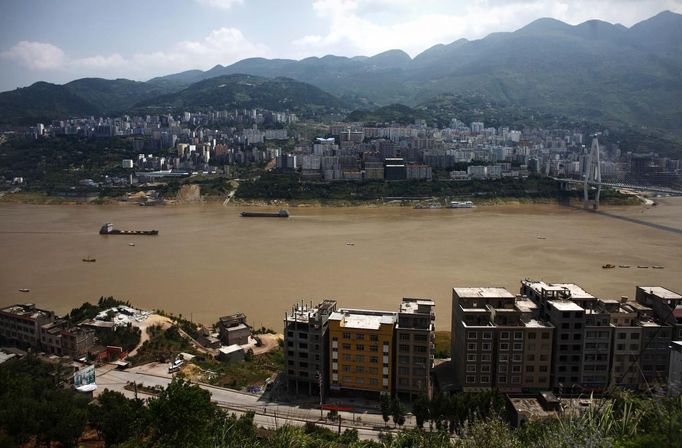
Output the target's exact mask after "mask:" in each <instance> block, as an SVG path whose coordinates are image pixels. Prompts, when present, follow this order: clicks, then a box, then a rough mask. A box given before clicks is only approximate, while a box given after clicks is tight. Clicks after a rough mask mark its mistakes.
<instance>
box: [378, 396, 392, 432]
mask: <svg viewBox="0 0 682 448" xmlns="http://www.w3.org/2000/svg"><path fill="white" fill-rule="evenodd" d="M380 404H381V416H382V417H383V419H384V425H387V424H388V421H389V420H390V419H391V396H390V395H389V394H386V393H384V394H381V402H380Z"/></svg>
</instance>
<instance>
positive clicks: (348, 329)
mask: <svg viewBox="0 0 682 448" xmlns="http://www.w3.org/2000/svg"><path fill="white" fill-rule="evenodd" d="M397 317H398V313H395V312H391V311H373V310H359V309H347V308H341V309H339V310H338V311H335V312H333V313H332V315H331V316H330V317H329V339H330V348H329V350H330V351H329V356H330V366H329V377H330V383H329V387H330V390H331V391H332V392H336V393H340V394H343V393H345V392H356V393H357V392H365V393H367V394H369V395H373V396H376V395H377V394H379V393H390V394H392V393H393V391H394V389H393V378H392V366H393V353H394V350H393V341H394V328H395V324H396V321H397Z"/></svg>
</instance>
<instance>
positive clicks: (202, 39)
mask: <svg viewBox="0 0 682 448" xmlns="http://www.w3.org/2000/svg"><path fill="white" fill-rule="evenodd" d="M614 4H615V2H614V1H612V0H600V1H597V2H591V3H590V4H589V6H590V7H586V5H587V3H586V2H582V1H579V2H568V1H563V0H557V1H550V2H540V1H533V0H519V1H512V2H500V1H497V0H486V1H474V2H468V3H465V2H448V3H447V4H443V2H436V1H431V0H427V1H422V2H418V3H416V2H412V1H408V0H401V1H393V2H389V1H387V0H313V1H310V2H308V1H306V2H303V1H301V2H292V3H291V4H289V5H288V7H287V8H277V4H276V3H275V2H273V1H270V0H263V1H249V0H194V1H192V0H186V1H182V0H175V1H173V2H171V3H168V2H164V3H159V2H145V3H144V4H133V3H132V2H127V1H123V2H119V3H117V4H115V5H113V4H104V3H99V4H97V5H96V8H93V7H92V3H90V2H83V1H70V2H65V3H60V4H57V3H48V2H42V1H27V2H21V3H19V2H5V4H4V7H3V9H4V11H5V14H3V15H2V18H0V30H1V31H0V64H2V66H3V74H2V75H1V76H0V91H5V90H12V89H14V88H16V87H23V86H27V85H30V84H32V83H34V82H36V81H39V80H44V81H48V82H54V83H64V82H68V81H71V80H73V79H77V78H81V77H103V78H109V79H111V78H129V79H134V80H140V81H144V80H148V79H150V78H152V77H154V76H160V75H166V74H170V73H176V72H180V71H184V70H190V69H202V70H206V69H209V68H211V67H213V66H215V65H217V64H222V65H230V64H232V63H234V62H237V61H239V60H241V59H245V58H249V57H267V58H292V59H302V58H305V57H310V56H318V57H319V56H324V55H326V54H334V55H338V56H357V55H365V56H371V55H374V54H377V53H381V52H383V51H387V50H390V49H401V50H404V51H406V52H407V53H408V54H409V55H410V56H411V57H414V56H416V55H417V54H419V53H420V52H422V51H424V50H426V49H428V48H430V47H432V46H433V45H437V44H439V43H442V44H448V43H450V42H453V41H455V40H457V39H460V38H466V39H480V38H483V37H485V36H486V35H488V34H490V33H494V32H510V31H514V30H516V29H518V28H521V27H523V26H524V25H526V24H527V23H530V22H532V21H533V20H536V19H538V18H542V17H551V18H554V19H557V20H561V21H564V22H566V23H569V24H572V25H575V24H578V23H581V22H584V21H586V20H591V19H599V20H604V21H607V22H610V23H620V24H622V25H624V26H631V25H633V24H635V23H637V22H639V21H641V20H645V19H647V18H649V17H651V16H653V15H656V14H657V13H659V12H661V11H663V10H671V11H673V12H678V13H679V12H682V1H680V0H655V1H645V2H640V1H628V2H618V7H617V8H615V7H614ZM272 11H276V13H272ZM74 30H76V32H74ZM150 37H151V38H150Z"/></svg>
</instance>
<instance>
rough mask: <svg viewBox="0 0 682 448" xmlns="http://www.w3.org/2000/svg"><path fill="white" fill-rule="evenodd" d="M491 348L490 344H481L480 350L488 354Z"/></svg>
mask: <svg viewBox="0 0 682 448" xmlns="http://www.w3.org/2000/svg"><path fill="white" fill-rule="evenodd" d="M491 347H492V345H491V344H490V342H484V343H483V344H481V349H482V350H483V351H484V352H489V351H490V349H491Z"/></svg>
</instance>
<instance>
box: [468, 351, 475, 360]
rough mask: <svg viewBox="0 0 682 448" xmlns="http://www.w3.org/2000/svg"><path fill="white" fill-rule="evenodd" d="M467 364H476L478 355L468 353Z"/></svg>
mask: <svg viewBox="0 0 682 448" xmlns="http://www.w3.org/2000/svg"><path fill="white" fill-rule="evenodd" d="M467 362H476V355H475V354H473V353H467Z"/></svg>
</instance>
